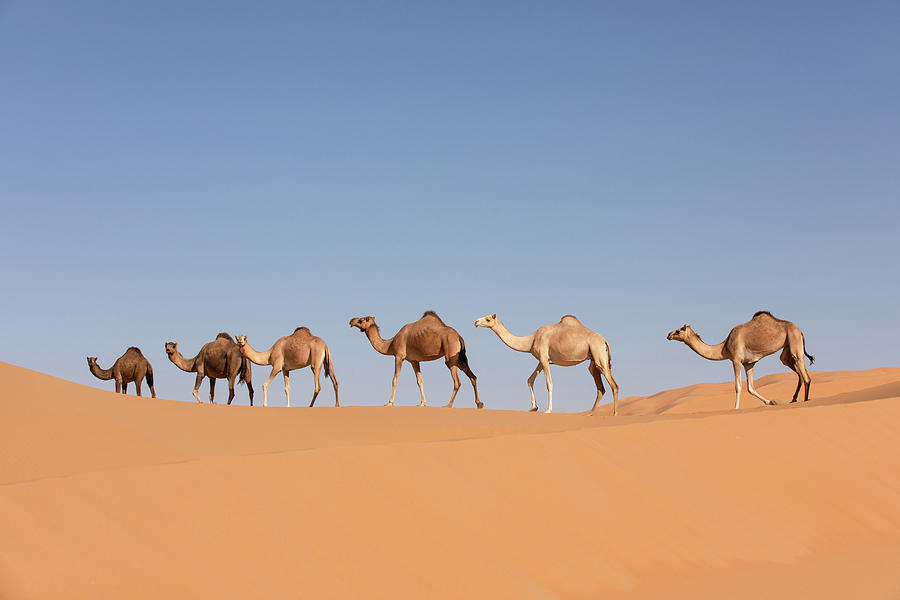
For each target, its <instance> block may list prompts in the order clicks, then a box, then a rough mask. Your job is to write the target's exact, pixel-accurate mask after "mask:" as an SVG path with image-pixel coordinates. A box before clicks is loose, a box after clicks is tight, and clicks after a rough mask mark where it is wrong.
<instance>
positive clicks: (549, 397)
mask: <svg viewBox="0 0 900 600" xmlns="http://www.w3.org/2000/svg"><path fill="white" fill-rule="evenodd" d="M541 367H543V369H544V377H546V378H547V410H545V411H544V412H545V413H547V414H549V413H552V412H553V379H552V378H551V377H550V362H549V361H547V362H544V361H541Z"/></svg>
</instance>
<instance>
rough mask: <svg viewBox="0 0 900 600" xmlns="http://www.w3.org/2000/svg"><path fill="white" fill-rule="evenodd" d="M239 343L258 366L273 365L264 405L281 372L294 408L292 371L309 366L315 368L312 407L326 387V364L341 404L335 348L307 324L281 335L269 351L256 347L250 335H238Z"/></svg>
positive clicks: (245, 355) (266, 384) (285, 389)
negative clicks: (321, 376) (322, 379)
mask: <svg viewBox="0 0 900 600" xmlns="http://www.w3.org/2000/svg"><path fill="white" fill-rule="evenodd" d="M237 345H238V348H240V350H241V355H243V356H244V358H248V359H250V360H251V361H252V362H254V363H256V364H258V365H272V373H270V374H269V378H268V379H266V381H265V383H263V386H262V389H263V406H268V405H269V398H268V389H269V384H270V383H272V380H273V379H275V375H276V374H277V373H278V372H279V371H281V373H283V374H284V395H285V397H286V398H287V405H288V408H290V406H291V381H290V378H289V376H288V373H289V372H290V371H293V370H294V369H302V368H303V367H309V368H310V369H312V372H313V378H314V380H315V388H314V390H313V397H312V401H311V402H310V403H309V405H310V407H312V406H313V405H314V404H315V403H316V396H318V395H319V390H321V389H322V386H321V385H319V372H320V370H321V369H322V367H323V366H324V367H325V376H326V377H330V378H331V385H333V386H334V405H335V406H340V405H341V404H340V402H339V401H338V382H337V378H336V377H335V375H334V363H333V362H332V360H331V351H330V350H329V349H328V346H327V345H326V344H325V340H323V339H322V338H319V337H316V336H314V335H313V334H312V333H311V332H310V331H309V329H308V328H307V327H298V328H297V329H295V330H294V333H292V334H291V335H286V336H284V337H283V338H279V339H278V341H276V342H275V343H274V344H272V347H271V348H269V349H268V350H266V351H265V352H257V351H256V350H254V349H253V348H252V347H251V346H250V344H249V343H248V342H247V336H246V335H239V336H237Z"/></svg>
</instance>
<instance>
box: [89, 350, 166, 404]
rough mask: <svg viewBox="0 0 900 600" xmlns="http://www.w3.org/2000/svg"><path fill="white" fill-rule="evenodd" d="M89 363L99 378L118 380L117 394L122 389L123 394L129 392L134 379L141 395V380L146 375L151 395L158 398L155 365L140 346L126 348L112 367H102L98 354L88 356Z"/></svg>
mask: <svg viewBox="0 0 900 600" xmlns="http://www.w3.org/2000/svg"><path fill="white" fill-rule="evenodd" d="M87 363H88V368H89V369H90V370H91V373H93V374H94V377H96V378H97V379H103V380H104V381H108V380H110V379H115V380H116V393H117V394H118V393H119V392H120V391H121V392H122V393H123V394H126V393H128V384H129V383H131V382H132V381H133V382H134V387H135V388H136V389H137V395H138V396H140V395H141V380H142V379H144V377H146V378H147V385H149V386H150V395H151V396H152V397H153V398H156V390H154V389H153V367H151V366H150V361H148V360H147V359H146V358H144V355H143V354H141V350H140V348H136V347H135V346H132V347H131V348H129V349H128V350H126V351H125V354H123V355H122V356H120V357H119V358H118V359H117V360H116V362H114V363H113V366H112V368H109V369H101V368H100V365H98V364H97V357H96V356H88V357H87Z"/></svg>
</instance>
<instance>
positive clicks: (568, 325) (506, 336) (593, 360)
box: [475, 313, 619, 415]
mask: <svg viewBox="0 0 900 600" xmlns="http://www.w3.org/2000/svg"><path fill="white" fill-rule="evenodd" d="M475 327H487V328H488V329H490V330H492V331H493V332H494V333H496V334H497V337H499V338H500V339H501V340H502V341H503V343H504V344H506V345H507V346H509V347H510V348H512V349H513V350H518V351H519V352H528V353H529V354H531V355H532V356H534V357H535V358H536V359H537V360H538V365H537V367H536V368H535V370H534V372H533V373H532V374H531V376H530V377H529V378H528V390H529V391H530V392H531V409H530V412H535V411H537V409H538V406H537V401H536V400H535V399H534V380H535V379H536V378H537V376H538V374H539V373H540V372H541V371H543V372H544V377H545V378H546V379H547V401H548V404H547V411H546V412H548V413H551V412H553V380H552V379H551V377H550V365H561V366H563V367H571V366H573V365H577V364H580V363H582V362H584V361H586V360H590V362H589V363H588V372H589V373H590V374H591V376H593V378H594V383H595V384H596V385H597V398H596V399H595V400H594V406H592V407H591V411H590V413H588V414H589V415H593V414H594V410H595V409H596V408H597V404H598V403H599V402H600V398H602V397H603V393H604V391H605V390H604V389H603V380H602V379H601V378H600V376H601V375H603V376H604V377H606V381H608V382H609V387H610V388H612V392H613V415H617V414H618V406H617V404H618V402H619V386H618V384H616V380H615V379H613V376H612V355H611V354H610V351H609V342H607V341H606V339H605V338H604V337H603V336H602V335H600V334H599V333H596V332H594V331H591V330H590V329H588V328H587V327H585V326H584V325H582V324H581V321H579V320H578V319H577V318H576V317H574V316H573V315H565V316H563V317H562V318H561V319H560V320H559V323H555V324H553V325H544V326H543V327H540V328H538V330H537V331H535V332H534V333H532V334H531V335H529V336H525V337H519V336H517V335H513V334H512V333H510V331H509V330H508V329H507V328H506V326H505V325H503V322H502V321H501V320H500V319H498V318H497V313H494V314H492V315H487V316H485V317H481V318H480V319H478V320H477V321H475Z"/></svg>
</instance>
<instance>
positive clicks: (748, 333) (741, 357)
mask: <svg viewBox="0 0 900 600" xmlns="http://www.w3.org/2000/svg"><path fill="white" fill-rule="evenodd" d="M666 339H668V340H676V341H679V342H684V343H685V344H687V345H688V346H689V347H690V348H691V350H693V351H694V352H696V353H697V354H699V355H700V356H702V357H703V358H706V359H708V360H730V361H731V364H732V365H733V366H734V391H735V400H734V407H735V408H736V409H737V408H740V406H741V365H743V367H744V370H745V371H746V372H747V391H748V392H750V394H751V395H753V396H756V397H757V398H759V399H760V400H762V401H763V402H764V403H766V404H769V405H772V404H775V401H774V400H766V399H765V398H763V397H762V396H761V395H760V394H759V393H758V392H757V391H756V389H755V388H754V387H753V367H754V365H756V363H757V362H758V361H759V359H761V358H763V357H764V356H768V355H770V354H774V353H775V352H778V351H779V350H781V362H783V363H784V364H785V365H786V366H787V367H788V368H789V369H790V370H792V371H794V372H795V373H796V374H797V378H798V379H797V389H796V390H794V397H793V399H792V400H791V402H796V401H797V395H798V394H799V393H800V386H801V385H802V386H803V387H804V393H803V401H804V402H805V401H808V400H809V385H810V377H809V373H808V372H807V371H806V361H805V360H804V359H803V356H804V355H805V356H806V357H808V358H809V364H812V363H813V362H814V361H815V360H816V359H815V358H814V357H813V356H812V355H810V354H807V352H806V348H805V345H806V341H805V340H804V338H803V332H801V331H800V328H799V327H797V326H796V325H794V324H793V323H791V322H790V321H782V320H781V319H776V318H775V317H774V316H772V313H770V312H768V311H765V310H761V311H759V312H757V313H756V314H754V315H753V318H752V319H750V320H749V321H747V322H746V323H743V324H741V325H738V326H737V327H735V328H734V329H732V330H731V333H729V334H728V337H727V338H725V341H724V342H722V343H721V344H716V345H715V346H710V345H709V344H706V343H704V342H703V340H701V339H700V336H699V335H697V333H696V332H694V330H693V329H691V326H690V325H683V326H682V327H681V328H680V329H676V330H675V331H672V332H670V333H669V335H668V336H667V337H666Z"/></svg>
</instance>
